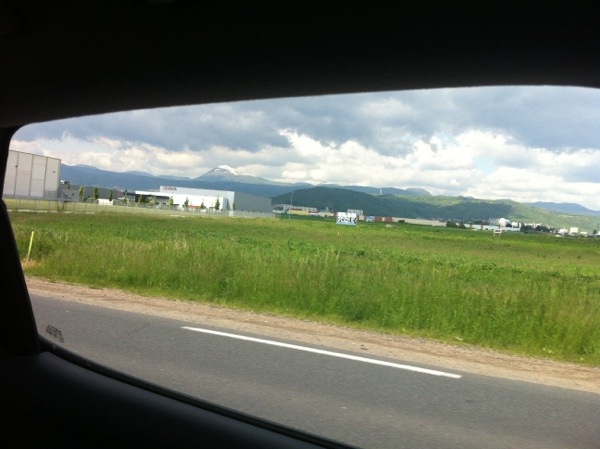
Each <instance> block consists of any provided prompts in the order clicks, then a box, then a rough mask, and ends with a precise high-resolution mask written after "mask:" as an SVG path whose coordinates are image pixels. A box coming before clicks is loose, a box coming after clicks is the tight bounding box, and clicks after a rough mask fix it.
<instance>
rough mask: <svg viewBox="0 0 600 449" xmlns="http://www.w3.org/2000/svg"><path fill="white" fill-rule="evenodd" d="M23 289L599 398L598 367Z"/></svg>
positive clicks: (128, 297)
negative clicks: (595, 394)
mask: <svg viewBox="0 0 600 449" xmlns="http://www.w3.org/2000/svg"><path fill="white" fill-rule="evenodd" d="M27 285H28V288H29V291H30V292H31V293H32V294H36V295H41V296H44V295H46V296H52V297H56V298H59V299H63V300H67V301H75V302H79V303H84V304H93V305H98V306H102V307H107V308H112V309H119V310H126V311H130V312H137V313H144V314H148V315H157V316H162V317H167V318H175V319H179V320H186V321H189V322H192V323H197V324H204V325H210V326H217V327H221V328H226V329H230V330H232V331H239V332H250V333H254V334H259V335H263V336H265V337H277V338H283V339H286V340H293V341H297V342H302V343H308V344H314V345H321V346H326V347H328V348H336V349H340V350H347V351H354V352H359V353H362V354H364V355H372V356H381V357H387V358H390V359H396V360H399V361H402V362H403V363H411V364H421V365H431V366H434V367H438V368H443V369H444V370H448V371H453V370H454V371H464V372H468V373H473V374H483V375H488V376H495V377H501V378H506V379H514V380H521V381H526V382H532V383H537V384H544V385H549V386H556V387H562V388H570V389H575V390H582V391H589V392H594V393H598V394H600V368H598V367H596V368H589V367H583V366H579V365H575V364H570V363H560V362H555V361H551V360H545V359H538V358H529V357H519V356H513V355H508V354H504V353H501V352H496V351H491V350H485V349H480V348H474V347H470V346H452V345H448V344H443V343H439V342H435V341H431V340H426V339H420V338H409V337H401V336H390V335H385V334H379V333H376V332H368V331H360V330H355V329H349V328H346V327H341V326H333V325H327V324H321V323H315V322H311V321H307V320H298V319H292V318H283V317H278V316H275V315H269V314H261V313H254V312H246V311H240V310H235V309H229V308H225V307H219V306H212V305H206V304H198V303H194V302H188V301H174V300H170V299H166V298H153V297H143V296H139V295H134V294H131V293H126V292H123V291H120V290H112V289H93V288H89V287H85V286H81V285H70V284H65V283H60V282H49V281H46V280H43V279H39V278H34V277H28V278H27Z"/></svg>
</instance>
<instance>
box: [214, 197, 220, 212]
mask: <svg viewBox="0 0 600 449" xmlns="http://www.w3.org/2000/svg"><path fill="white" fill-rule="evenodd" d="M220 208H221V202H220V201H219V197H217V201H215V210H219V209H220Z"/></svg>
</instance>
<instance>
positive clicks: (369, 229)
mask: <svg viewBox="0 0 600 449" xmlns="http://www.w3.org/2000/svg"><path fill="white" fill-rule="evenodd" d="M11 219H12V222H13V227H14V230H15V234H16V237H17V243H18V246H19V251H20V253H21V254H22V256H23V257H24V256H25V255H26V252H27V245H28V239H29V235H30V232H31V231H32V230H35V231H36V237H35V239H36V240H35V242H34V245H33V251H32V256H31V257H32V258H33V259H34V260H35V261H36V263H35V264H32V265H31V266H28V268H26V272H27V274H30V275H35V276H42V277H46V278H49V279H56V280H64V281H69V282H76V283H82V284H88V285H92V286H98V287H118V288H121V289H125V290H130V291H134V292H138V293H143V294H151V295H160V296H168V297H172V298H180V299H186V300H194V301H201V302H207V303H215V304H222V305H227V306H233V307H239V308H244V309H251V310H259V311H266V312H272V313H278V314H285V315H290V316H296V317H302V318H310V319H314V320H320V321H327V322H335V323H342V324H346V325H351V326H356V327H360V328H366V329H375V330H378V331H384V332H390V333H401V334H409V335H420V336H426V337H432V338H437V339H441V340H446V341H453V342H458V341H463V342H465V343H470V344H476V345H481V346H486V347H492V348H499V349H506V350H510V351H513V352H517V353H522V354H531V355H544V356H547V357H552V358H556V359H561V360H569V361H575V362H581V363H585V364H589V365H598V364H600V270H599V269H598V268H599V261H600V239H598V240H596V239H567V238H555V237H551V236H539V235H534V236H532V235H524V234H518V233H517V234H503V235H502V236H501V237H499V238H498V237H492V234H491V233H483V232H481V231H471V230H455V229H435V228H426V227H418V226H410V225H406V224H401V225H394V227H392V228H389V227H386V226H384V225H382V224H378V223H374V224H361V225H359V226H357V227H343V226H336V225H335V224H334V223H333V222H331V221H308V220H261V219H239V218H238V219H227V218H224V219H221V218H219V219H207V218H196V217H188V218H173V217H160V216H135V215H119V214H95V215H93V216H90V215H76V214H68V215H66V214H31V213H29V214H28V213H12V214H11Z"/></svg>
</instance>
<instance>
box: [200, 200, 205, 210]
mask: <svg viewBox="0 0 600 449" xmlns="http://www.w3.org/2000/svg"><path fill="white" fill-rule="evenodd" d="M200 209H206V206H205V205H204V199H202V204H200Z"/></svg>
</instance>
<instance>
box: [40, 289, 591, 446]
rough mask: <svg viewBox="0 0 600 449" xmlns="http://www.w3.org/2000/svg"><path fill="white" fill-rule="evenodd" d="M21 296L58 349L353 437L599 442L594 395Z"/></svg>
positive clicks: (426, 442)
mask: <svg viewBox="0 0 600 449" xmlns="http://www.w3.org/2000/svg"><path fill="white" fill-rule="evenodd" d="M32 302H33V306H34V312H35V315H36V321H37V325H38V329H39V332H40V334H41V335H44V336H47V337H48V338H49V339H51V340H52V339H55V341H56V342H57V343H58V340H57V339H56V336H55V337H52V336H51V335H49V334H48V333H47V326H48V325H51V326H53V327H54V328H55V329H57V330H59V331H60V333H61V334H60V336H62V338H63V339H64V343H63V346H64V347H65V348H67V349H69V350H71V351H73V352H76V353H78V354H81V355H82V356H84V357H86V358H90V359H94V360H96V361H98V362H100V363H102V364H104V365H106V366H109V367H111V368H114V369H117V370H119V371H122V372H124V373H127V374H132V375H134V376H137V377H139V378H143V379H146V380H148V381H150V382H153V383H157V384H161V385H163V386H166V387H168V388H171V389H174V390H177V391H181V392H184V393H187V394H190V395H193V396H197V397H199V398H202V399H205V400H208V401H211V402H214V403H218V404H221V405H225V406H227V407H231V408H235V409H238V410H241V411H243V412H246V413H250V414H253V415H258V416H261V417H263V418H266V419H269V420H272V421H275V422H280V423H283V424H285V425H288V426H293V427H297V428H300V429H303V430H305V431H308V432H311V433H316V434H321V435H324V436H327V437H329V438H334V439H337V440H340V441H343V442H346V443H350V444H354V445H357V446H362V447H368V448H396V449H397V448H429V449H434V448H445V449H448V448H460V449H465V448H478V449H479V448H519V449H524V448H540V449H554V448H556V449H559V448H560V449H565V448H600V395H597V394H593V393H584V392H579V391H573V390H566V389H560V388H553V387H546V386H539V385H534V384H530V383H525V382H517V381H508V380H503V379H497V378H493V377H487V376H479V375H473V374H468V373H460V372H447V371H445V370H444V369H440V368H436V367H432V366H422V367H416V368H417V370H416V371H414V370H412V366H410V364H408V365H409V366H403V365H405V362H403V361H401V360H386V359H383V358H377V359H376V361H374V362H371V361H369V360H363V359H364V358H365V354H352V353H348V352H344V353H341V354H340V351H337V350H334V349H328V348H322V347H316V346H311V345H307V346H305V345H302V347H301V348H298V347H297V346H299V345H300V344H299V343H298V342H290V341H280V342H274V341H273V340H272V339H268V340H269V341H268V342H265V341H262V340H263V339H264V337H261V336H260V335H246V336H240V335H239V334H237V333H231V332H230V331H228V330H227V329H217V328H208V327H206V326H202V327H201V328H200V327H199V326H197V325H194V324H190V323H186V322H183V321H177V320H172V319H164V318H159V317H154V316H146V315H140V314H135V313H130V312H122V311H117V310H111V309H105V308H101V307H94V306H88V305H82V304H77V303H72V302H67V301H62V300H57V299H51V298H42V297H39V296H34V297H33V298H32ZM198 329H201V330H198ZM55 334H56V332H55ZM240 337H242V338H244V339H242V338H240ZM421 368H423V369H421ZM430 370H431V371H430Z"/></svg>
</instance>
